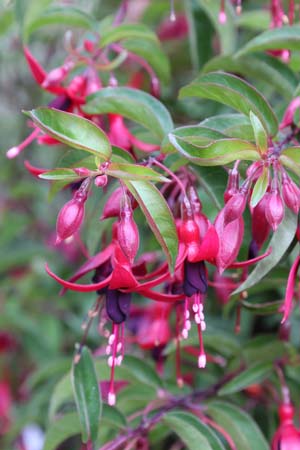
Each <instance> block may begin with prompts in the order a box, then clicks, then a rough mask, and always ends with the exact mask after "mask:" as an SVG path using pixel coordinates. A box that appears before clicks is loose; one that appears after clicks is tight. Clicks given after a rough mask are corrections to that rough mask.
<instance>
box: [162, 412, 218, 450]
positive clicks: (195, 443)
mask: <svg viewBox="0 0 300 450" xmlns="http://www.w3.org/2000/svg"><path fill="white" fill-rule="evenodd" d="M163 422H164V423H165V424H166V425H168V427H169V428H171V430H172V431H174V433H176V434H177V435H178V436H179V437H180V439H181V440H182V441H183V442H184V443H185V445H186V448H187V449H189V450H199V449H200V448H201V450H212V449H213V447H212V446H211V445H210V444H209V441H208V440H207V439H206V437H205V435H204V434H203V433H202V432H201V429H200V426H201V425H200V426H199V423H200V424H201V422H200V420H199V419H197V417H195V416H193V415H192V414H190V413H186V412H181V411H174V412H170V413H167V414H165V415H164V418H163ZM215 448H217V447H215ZM219 448H220V447H219ZM221 448H222V447H221Z"/></svg>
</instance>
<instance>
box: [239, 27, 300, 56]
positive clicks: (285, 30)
mask: <svg viewBox="0 0 300 450" xmlns="http://www.w3.org/2000/svg"><path fill="white" fill-rule="evenodd" d="M271 49H287V50H300V25H292V26H284V27H281V28H274V29H271V30H267V31H265V32H264V33H261V34H259V35H258V36H256V37H255V38H253V39H252V40H250V41H249V42H248V43H247V44H246V45H245V46H244V47H242V48H241V49H240V50H239V52H238V53H237V56H240V55H244V54H245V53H250V52H257V51H263V50H271Z"/></svg>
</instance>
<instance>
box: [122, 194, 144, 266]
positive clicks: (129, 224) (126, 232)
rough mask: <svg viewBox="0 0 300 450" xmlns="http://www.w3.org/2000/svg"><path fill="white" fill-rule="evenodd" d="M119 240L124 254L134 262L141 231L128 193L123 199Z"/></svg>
mask: <svg viewBox="0 0 300 450" xmlns="http://www.w3.org/2000/svg"><path fill="white" fill-rule="evenodd" d="M118 241H119V244H120V247H121V249H122V251H123V253H124V255H125V256H126V258H127V259H128V261H129V262H130V264H132V263H133V261H134V258H135V256H136V254H137V251H138V248H139V231H138V227H137V225H136V223H135V221H134V219H133V215H132V207H131V202H130V198H129V197H128V195H127V194H123V197H122V199H121V210H120V221H119V223H118Z"/></svg>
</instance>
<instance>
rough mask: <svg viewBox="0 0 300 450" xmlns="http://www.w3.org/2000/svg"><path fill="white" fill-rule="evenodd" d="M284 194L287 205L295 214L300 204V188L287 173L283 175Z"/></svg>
mask: <svg viewBox="0 0 300 450" xmlns="http://www.w3.org/2000/svg"><path fill="white" fill-rule="evenodd" d="M282 196H283V201H284V203H285V204H286V206H287V207H288V208H290V209H291V210H292V211H293V212H294V213H295V214H298V212H299V206H300V205H299V202H300V190H299V188H298V187H297V185H296V184H295V183H294V182H293V181H292V180H291V179H290V178H289V177H288V176H287V175H286V174H284V175H283V177H282Z"/></svg>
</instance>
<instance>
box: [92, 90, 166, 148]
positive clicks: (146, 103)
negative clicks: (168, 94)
mask: <svg viewBox="0 0 300 450" xmlns="http://www.w3.org/2000/svg"><path fill="white" fill-rule="evenodd" d="M83 110H84V111H85V112H87V113H88V114H103V113H115V114H120V115H121V116H124V117H126V118H127V119H130V120H133V121H134V122H137V123H139V124H140V125H143V126H144V127H145V128H147V129H148V130H150V131H152V133H153V134H154V135H155V136H157V138H158V139H160V140H162V139H163V138H164V136H165V135H166V134H167V133H169V132H170V131H171V130H172V129H173V128H174V126H173V122H172V119H171V116H170V114H169V112H168V110H167V109H166V108H165V106H164V105H163V104H162V103H161V102H160V101H158V100H157V99H156V98H154V97H152V96H151V95H149V94H147V93H146V92H143V91H140V90H138V89H132V88H125V87H120V88H118V87H117V88H111V87H108V88H104V89H101V90H100V91H98V92H96V93H95V94H93V95H90V96H89V97H88V100H87V103H86V105H85V106H84V107H83Z"/></svg>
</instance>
